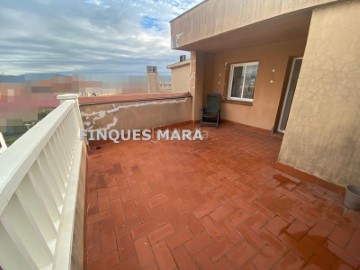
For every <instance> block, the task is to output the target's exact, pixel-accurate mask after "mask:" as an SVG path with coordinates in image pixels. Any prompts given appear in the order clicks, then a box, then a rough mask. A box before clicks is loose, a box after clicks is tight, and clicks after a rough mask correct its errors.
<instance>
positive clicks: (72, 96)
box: [56, 94, 79, 100]
mask: <svg viewBox="0 0 360 270" xmlns="http://www.w3.org/2000/svg"><path fill="white" fill-rule="evenodd" d="M78 97H79V95H78V94H63V95H58V96H56V98H57V99H58V100H69V99H77V98H78Z"/></svg>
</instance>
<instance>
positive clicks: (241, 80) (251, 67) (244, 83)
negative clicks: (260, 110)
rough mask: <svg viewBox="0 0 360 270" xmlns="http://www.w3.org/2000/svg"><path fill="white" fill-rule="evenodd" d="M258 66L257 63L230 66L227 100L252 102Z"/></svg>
mask: <svg viewBox="0 0 360 270" xmlns="http://www.w3.org/2000/svg"><path fill="white" fill-rule="evenodd" d="M258 66H259V62H251V63H242V64H233V65H231V69H230V77H229V89H228V99H230V100H239V101H247V102H252V101H253V99H254V90H255V82H256V76H257V71H258Z"/></svg>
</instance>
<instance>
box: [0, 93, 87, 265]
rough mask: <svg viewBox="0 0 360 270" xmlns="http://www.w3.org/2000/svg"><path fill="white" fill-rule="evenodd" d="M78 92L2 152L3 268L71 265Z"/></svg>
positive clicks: (77, 162) (78, 149) (0, 256)
mask: <svg viewBox="0 0 360 270" xmlns="http://www.w3.org/2000/svg"><path fill="white" fill-rule="evenodd" d="M76 97H77V96H76V95H62V96H60V98H59V99H60V100H62V103H61V104H60V106H58V107H57V108H56V109H55V110H54V111H52V112H51V113H50V114H49V115H48V116H47V117H45V118H44V119H43V120H42V121H40V122H39V123H38V124H36V125H35V126H34V127H32V128H31V129H30V130H29V131H28V132H27V133H26V134H24V135H23V136H22V137H21V138H20V139H18V141H16V142H15V143H14V144H13V145H11V146H10V147H9V148H8V149H7V150H6V151H5V152H4V153H3V154H2V155H0V266H1V268H2V269H4V270H7V269H11V270H13V269H61V270H63V269H64V270H66V269H70V267H71V252H72V239H73V228H74V221H75V209H76V196H77V189H78V182H79V171H80V164H81V152H82V142H81V141H80V129H81V128H82V121H81V118H80V113H79V107H78V103H77V99H76Z"/></svg>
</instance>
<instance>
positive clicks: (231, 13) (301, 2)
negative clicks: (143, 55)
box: [171, 0, 340, 48]
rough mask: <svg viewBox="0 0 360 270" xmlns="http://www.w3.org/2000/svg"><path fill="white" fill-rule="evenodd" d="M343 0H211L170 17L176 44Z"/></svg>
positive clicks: (174, 45)
mask: <svg viewBox="0 0 360 270" xmlns="http://www.w3.org/2000/svg"><path fill="white" fill-rule="evenodd" d="M339 1H340V0H251V1H249V0H248V1H240V0H221V1H219V0H208V1H205V2H203V3H202V4H200V5H198V6H197V7H195V8H193V9H191V10H189V11H187V12H185V13H184V14H182V15H180V16H179V17H177V18H175V19H174V20H173V21H171V37H172V45H173V47H174V48H181V47H182V46H184V45H187V44H190V43H193V42H196V41H199V40H203V39H206V38H209V37H212V36H215V35H219V34H222V33H225V32H228V31H231V30H234V29H238V28H240V27H244V26H246V25H250V24H253V23H256V22H260V21H263V20H267V19H270V18H274V17H276V16H279V15H284V14H288V13H292V12H296V11H299V10H304V9H308V8H314V7H316V6H319V5H324V4H329V3H334V2H339Z"/></svg>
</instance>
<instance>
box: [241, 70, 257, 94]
mask: <svg viewBox="0 0 360 270" xmlns="http://www.w3.org/2000/svg"><path fill="white" fill-rule="evenodd" d="M257 70H258V65H251V66H246V74H245V85H244V94H243V98H249V99H253V98H254V89H255V81H256V74H257Z"/></svg>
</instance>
